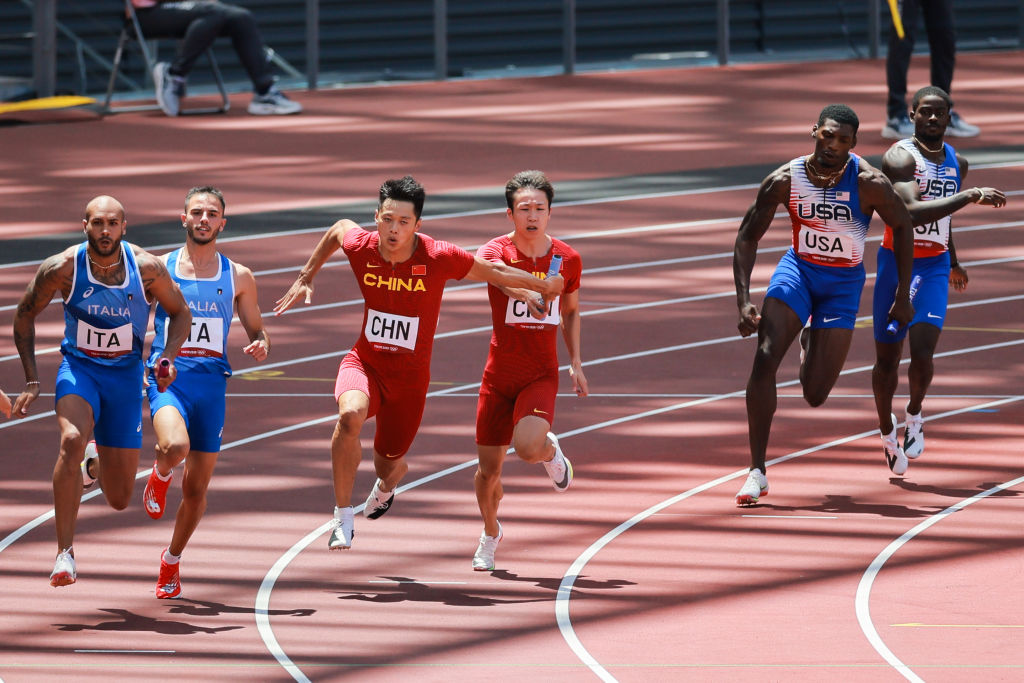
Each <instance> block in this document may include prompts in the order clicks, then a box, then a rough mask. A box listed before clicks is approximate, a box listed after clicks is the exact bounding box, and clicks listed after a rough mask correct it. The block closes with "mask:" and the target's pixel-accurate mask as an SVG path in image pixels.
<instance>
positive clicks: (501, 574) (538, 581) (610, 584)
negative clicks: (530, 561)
mask: <svg viewBox="0 0 1024 683" xmlns="http://www.w3.org/2000/svg"><path fill="white" fill-rule="evenodd" d="M491 576H493V577H494V578H496V579H501V580H502V581H524V582H526V583H532V584H534V585H536V586H537V587H538V588H546V589H548V590H552V591H557V590H558V587H559V586H560V585H561V584H562V578H561V577H538V576H519V575H518V574H513V573H512V572H510V571H508V570H507V569H495V570H493V571H491ZM635 585H636V583H635V582H634V581H626V580H624V579H608V580H607V581H595V580H593V579H588V578H586V577H585V576H578V577H576V581H574V582H573V585H572V586H573V590H578V589H583V588H591V589H594V590H614V589H616V588H622V587H623V586H635Z"/></svg>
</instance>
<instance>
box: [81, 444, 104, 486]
mask: <svg viewBox="0 0 1024 683" xmlns="http://www.w3.org/2000/svg"><path fill="white" fill-rule="evenodd" d="M99 457H100V454H99V452H97V450H96V442H95V441H90V442H89V443H87V444H85V457H84V458H82V465H81V467H82V490H83V491H88V490H89V489H90V488H91V487H92V485H93V484H95V483H96V477H94V476H92V475H91V474H90V473H89V465H90V463H92V462H93V461H96V462H97V463H98V462H99Z"/></svg>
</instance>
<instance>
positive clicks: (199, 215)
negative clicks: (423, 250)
mask: <svg viewBox="0 0 1024 683" xmlns="http://www.w3.org/2000/svg"><path fill="white" fill-rule="evenodd" d="M181 223H182V227H184V228H185V246H183V247H182V248H180V249H177V250H175V251H173V252H171V253H170V254H167V255H165V256H163V257H161V258H162V259H163V261H164V263H166V265H167V270H168V272H169V273H170V274H171V277H172V278H173V279H174V281H175V282H177V283H178V286H179V287H180V288H181V291H182V294H183V295H184V296H185V300H186V301H187V302H188V308H189V310H190V311H191V312H192V329H191V331H190V333H189V335H188V339H187V340H186V341H185V343H184V344H182V345H181V350H180V351H179V352H178V358H177V361H176V362H177V367H178V379H177V381H175V383H174V384H173V385H172V386H171V387H170V388H169V389H168V390H167V391H164V392H161V391H159V389H158V387H157V386H155V381H156V375H155V374H154V370H155V368H156V367H157V363H158V361H159V359H160V357H161V354H163V353H166V351H165V349H164V340H165V338H166V334H165V332H166V325H167V320H168V318H167V313H166V311H164V310H163V308H161V307H159V306H158V307H157V309H156V316H155V318H154V328H155V332H156V337H155V339H154V341H153V346H152V350H151V352H150V360H149V371H150V381H149V386H148V389H147V393H148V394H149V410H150V415H151V416H152V418H153V428H154V430H155V431H156V439H157V446H156V448H157V457H156V461H155V462H154V463H153V469H152V471H151V472H150V474H149V480H148V481H147V482H146V490H145V493H144V494H143V503H144V504H145V508H146V514H148V515H149V516H150V517H152V518H153V519H159V518H160V517H162V516H163V514H164V509H165V507H166V502H167V489H168V487H169V486H170V484H171V473H172V471H173V469H174V467H175V466H176V465H178V464H179V463H180V462H182V461H183V460H184V461H185V471H184V475H183V477H182V484H181V490H182V500H181V504H180V505H179V507H178V514H177V516H176V517H175V522H174V532H173V533H172V535H171V542H170V545H168V546H167V548H166V549H165V550H164V552H163V554H162V555H161V557H160V573H159V575H158V578H157V583H156V597H158V598H175V597H178V596H179V595H180V594H181V577H180V574H179V568H180V560H181V554H182V553H183V552H184V550H185V545H186V544H187V543H188V540H189V538H191V536H192V533H193V532H194V531H195V530H196V527H197V526H198V525H199V520H200V519H202V516H203V513H204V512H205V511H206V490H207V488H208V487H209V485H210V478H211V477H212V476H213V469H214V466H215V465H216V463H217V454H218V453H220V444H221V437H222V436H223V433H224V412H225V392H226V391H227V379H228V377H229V376H230V375H231V364H230V362H229V361H228V337H229V330H230V328H231V320H232V317H233V315H234V312H235V311H236V310H237V312H238V321H239V322H240V323H241V324H242V327H243V328H244V329H245V332H246V334H247V335H248V337H249V343H248V344H247V345H246V346H244V347H243V348H242V353H245V354H247V355H250V356H252V357H253V359H255V360H257V361H262V360H264V359H265V358H266V357H267V352H268V351H269V350H270V338H269V337H268V336H267V333H266V330H264V329H263V320H262V316H261V314H260V309H259V305H258V303H257V300H256V280H255V278H254V277H253V275H252V271H250V270H249V269H248V268H246V267H245V266H242V265H240V264H238V263H234V262H232V261H231V260H229V259H228V257H227V256H224V255H223V254H220V253H218V252H217V235H219V234H220V232H221V230H223V229H224V225H225V224H226V223H227V221H226V219H225V218H224V195H223V194H221V192H220V190H218V189H217V188H215V187H194V188H192V189H191V190H189V191H188V193H187V194H186V196H185V212H184V213H183V214H181Z"/></svg>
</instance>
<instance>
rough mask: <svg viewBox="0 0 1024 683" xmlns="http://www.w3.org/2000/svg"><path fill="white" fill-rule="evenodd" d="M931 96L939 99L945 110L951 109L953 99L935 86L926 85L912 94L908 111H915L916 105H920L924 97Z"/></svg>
mask: <svg viewBox="0 0 1024 683" xmlns="http://www.w3.org/2000/svg"><path fill="white" fill-rule="evenodd" d="M932 95H934V96H935V97H941V98H942V99H943V101H945V103H946V109H952V108H953V98H952V97H950V96H949V93H948V92H946V91H945V90H943V89H942V88H940V87H939V86H937V85H926V86H924V87H923V88H921V89H920V90H918V91H917V92H916V93H914V99H913V101H912V104H911V106H910V111H917V105H919V104H921V100H923V99H924V98H926V97H931V96H932Z"/></svg>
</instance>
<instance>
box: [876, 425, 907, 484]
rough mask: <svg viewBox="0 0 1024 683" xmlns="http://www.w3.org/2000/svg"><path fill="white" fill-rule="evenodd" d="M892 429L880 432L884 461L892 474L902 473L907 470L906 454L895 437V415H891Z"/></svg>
mask: <svg viewBox="0 0 1024 683" xmlns="http://www.w3.org/2000/svg"><path fill="white" fill-rule="evenodd" d="M889 419H891V420H892V431H891V432H889V433H888V434H882V453H884V454H885V462H886V463H888V465H889V469H890V470H892V473H893V474H903V473H904V472H906V471H907V454H906V453H904V452H903V449H902V448H900V440H899V439H898V438H897V437H896V416H895V415H891V416H890V418H889Z"/></svg>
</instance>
